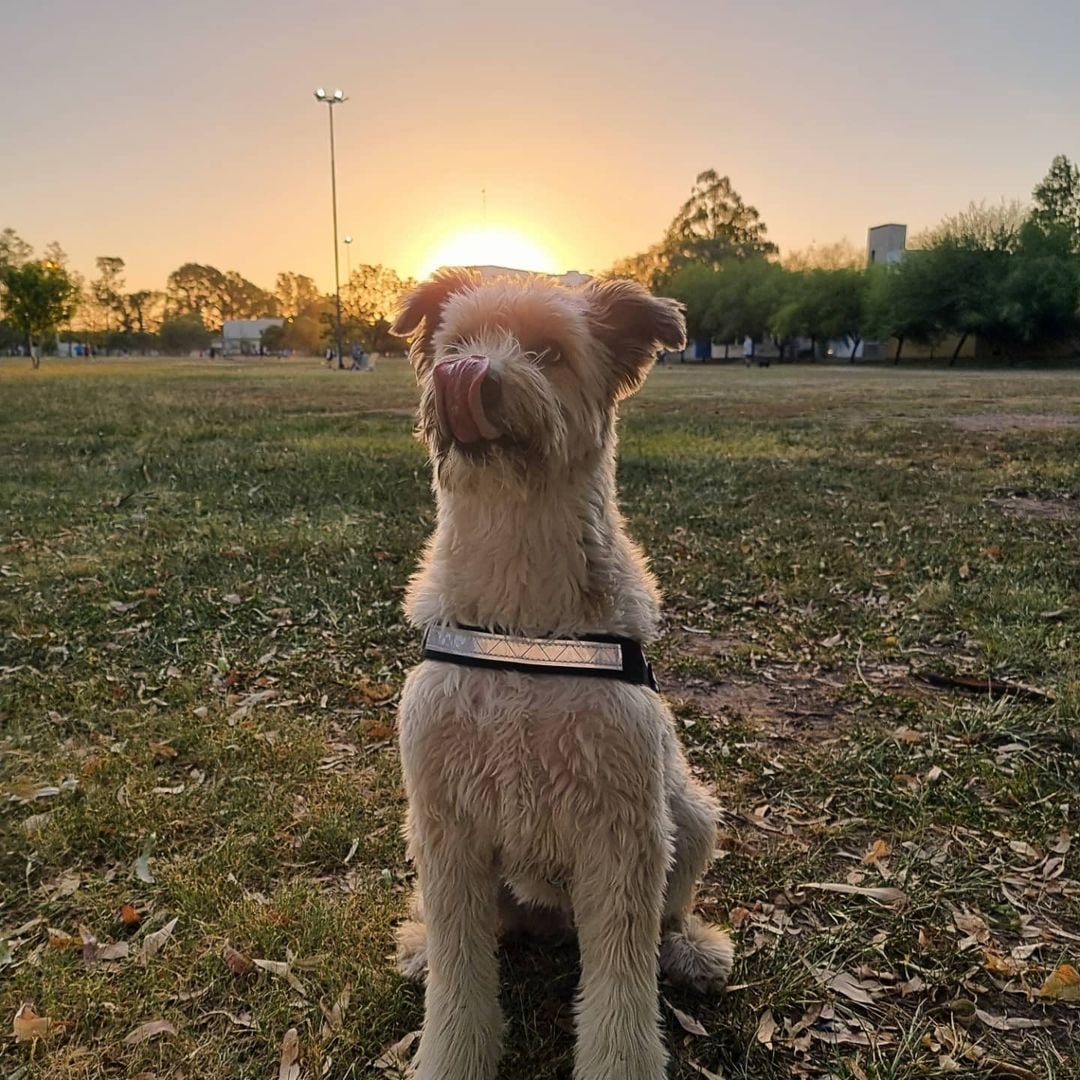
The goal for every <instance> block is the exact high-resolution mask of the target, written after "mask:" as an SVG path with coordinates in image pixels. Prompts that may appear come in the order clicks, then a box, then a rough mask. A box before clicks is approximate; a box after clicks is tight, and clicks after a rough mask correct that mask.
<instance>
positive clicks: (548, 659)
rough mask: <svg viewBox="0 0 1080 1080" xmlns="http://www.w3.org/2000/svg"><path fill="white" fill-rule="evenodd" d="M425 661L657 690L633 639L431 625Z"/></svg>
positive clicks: (651, 672)
mask: <svg viewBox="0 0 1080 1080" xmlns="http://www.w3.org/2000/svg"><path fill="white" fill-rule="evenodd" d="M424 657H425V659H428V660H444V661H447V662H448V663H451V664H463V665H464V666H466V667H485V668H504V669H509V670H511V671H522V672H527V673H528V674H532V675H585V676H589V677H591V678H596V679H618V680H620V681H621V682H628V683H633V684H635V685H637V686H647V687H649V689H650V690H656V691H657V692H659V689H658V687H657V685H656V678H655V676H654V675H653V670H652V665H651V664H650V663H649V662H648V661H647V660H646V659H645V653H644V652H643V651H642V648H641V644H640V643H639V642H637V641H634V640H633V639H632V638H625V637H616V636H613V635H607V634H586V635H584V636H583V637H579V638H527V637H514V636H513V635H511V634H499V633H493V632H491V631H487V630H480V629H476V628H474V627H459V626H430V627H428V629H427V631H426V633H425V634H424Z"/></svg>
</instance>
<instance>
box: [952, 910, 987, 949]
mask: <svg viewBox="0 0 1080 1080" xmlns="http://www.w3.org/2000/svg"><path fill="white" fill-rule="evenodd" d="M953 922H954V923H956V928H957V929H958V930H962V931H963V932H964V933H965V934H967V935H968V936H967V938H965V939H964V940H963V941H961V942H960V946H959V947H960V948H961V949H963V948H967V947H969V946H970V945H972V944H975V943H978V944H980V945H985V944H986V943H987V942H988V941H989V940H990V927H988V926H987V925H986V922H985V921H984V920H983V918H982V916H980V915H971V914H968V913H966V912H960V911H954V912H953Z"/></svg>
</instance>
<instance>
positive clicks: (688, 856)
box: [660, 754, 735, 991]
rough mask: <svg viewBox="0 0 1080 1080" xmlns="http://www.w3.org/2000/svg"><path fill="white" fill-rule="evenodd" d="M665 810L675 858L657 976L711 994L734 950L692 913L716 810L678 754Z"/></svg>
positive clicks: (726, 938) (724, 979)
mask: <svg viewBox="0 0 1080 1080" xmlns="http://www.w3.org/2000/svg"><path fill="white" fill-rule="evenodd" d="M668 809H669V812H670V814H671V818H672V822H673V823H674V826H675V858H674V860H673V862H672V865H671V870H670V872H669V874H668V882H667V894H666V897H665V902H664V920H663V931H662V936H661V939H660V970H661V971H662V972H663V973H664V976H665V977H666V978H667V979H669V980H670V981H671V982H673V983H677V984H679V985H681V986H687V987H689V988H691V989H693V990H697V991H717V990H720V989H722V988H723V986H724V985H725V984H726V983H727V981H728V979H729V977H730V976H731V968H732V965H733V963H734V959H735V947H734V945H733V944H732V941H731V938H730V937H729V935H728V934H727V933H726V932H725V931H723V930H721V929H720V928H719V927H717V926H713V925H711V924H710V923H707V922H705V921H704V920H703V919H701V918H700V917H699V916H697V915H695V914H694V913H693V906H694V895H695V893H696V891H697V883H698V881H699V880H700V879H701V876H702V874H704V873H705V870H706V869H707V867H708V865H709V863H710V862H711V861H712V857H713V850H714V848H715V846H716V804H715V803H714V802H713V800H712V799H711V798H710V796H709V795H707V794H706V793H705V791H703V790H702V789H701V788H700V787H699V786H698V785H697V783H696V782H695V781H694V779H693V778H692V777H691V776H690V773H689V770H688V769H687V767H686V763H685V761H683V760H682V756H681V754H680V755H679V758H678V760H677V762H676V763H675V765H674V768H673V773H672V775H671V776H669V778H668Z"/></svg>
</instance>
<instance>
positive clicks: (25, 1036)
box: [12, 1002, 68, 1043]
mask: <svg viewBox="0 0 1080 1080" xmlns="http://www.w3.org/2000/svg"><path fill="white" fill-rule="evenodd" d="M67 1026H68V1024H67V1022H66V1021H64V1020H52V1019H50V1018H49V1017H47V1016H38V1014H37V1012H36V1011H35V1010H34V1006H33V1005H31V1004H30V1003H29V1002H25V1003H24V1004H22V1005H20V1006H19V1011H18V1012H17V1013H16V1014H15V1020H14V1021H13V1023H12V1030H13V1031H14V1033H15V1041H16V1042H17V1043H21V1042H32V1041H33V1040H34V1039H48V1038H51V1037H52V1036H53V1035H58V1034H59V1033H60V1032H61V1031H63V1030H64V1028H66V1027H67Z"/></svg>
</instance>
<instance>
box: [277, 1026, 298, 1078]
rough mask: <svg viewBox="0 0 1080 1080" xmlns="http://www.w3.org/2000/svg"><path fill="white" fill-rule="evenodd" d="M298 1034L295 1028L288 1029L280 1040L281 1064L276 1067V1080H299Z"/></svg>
mask: <svg viewBox="0 0 1080 1080" xmlns="http://www.w3.org/2000/svg"><path fill="white" fill-rule="evenodd" d="M299 1058H300V1034H299V1032H298V1031H297V1030H296V1028H289V1030H288V1031H286V1032H285V1037H284V1038H283V1039H282V1040H281V1064H280V1065H279V1066H278V1080H299V1078H300V1065H299Z"/></svg>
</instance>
